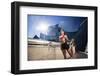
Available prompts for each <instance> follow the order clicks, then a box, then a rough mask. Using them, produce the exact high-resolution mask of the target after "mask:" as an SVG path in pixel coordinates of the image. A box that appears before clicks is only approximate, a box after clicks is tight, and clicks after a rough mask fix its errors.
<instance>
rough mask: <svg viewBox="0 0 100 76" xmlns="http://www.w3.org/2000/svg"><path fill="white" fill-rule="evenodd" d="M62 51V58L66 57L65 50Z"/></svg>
mask: <svg viewBox="0 0 100 76" xmlns="http://www.w3.org/2000/svg"><path fill="white" fill-rule="evenodd" d="M62 53H63V56H64V59H66V58H67V57H66V50H62Z"/></svg>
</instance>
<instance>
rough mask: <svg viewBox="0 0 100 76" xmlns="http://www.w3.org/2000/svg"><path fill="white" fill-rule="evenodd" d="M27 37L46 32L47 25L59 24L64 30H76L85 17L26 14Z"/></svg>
mask: <svg viewBox="0 0 100 76" xmlns="http://www.w3.org/2000/svg"><path fill="white" fill-rule="evenodd" d="M27 18H28V37H29V38H33V37H34V36H35V35H37V36H38V37H39V36H40V33H41V32H42V33H46V32H47V31H48V30H49V28H48V27H49V26H54V25H56V24H59V26H60V27H62V28H63V29H64V30H65V31H66V32H76V31H78V29H79V27H80V26H81V25H80V24H81V23H82V22H84V21H85V20H86V19H87V17H75V16H72V17H71V16H50V15H28V17H27Z"/></svg>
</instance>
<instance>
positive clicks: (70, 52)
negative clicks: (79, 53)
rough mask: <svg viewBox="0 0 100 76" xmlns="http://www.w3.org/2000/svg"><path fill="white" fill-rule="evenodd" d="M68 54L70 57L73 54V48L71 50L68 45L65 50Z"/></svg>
mask: <svg viewBox="0 0 100 76" xmlns="http://www.w3.org/2000/svg"><path fill="white" fill-rule="evenodd" d="M67 52H68V54H69V55H70V57H72V56H73V50H72V47H70V48H69V49H68V50H67Z"/></svg>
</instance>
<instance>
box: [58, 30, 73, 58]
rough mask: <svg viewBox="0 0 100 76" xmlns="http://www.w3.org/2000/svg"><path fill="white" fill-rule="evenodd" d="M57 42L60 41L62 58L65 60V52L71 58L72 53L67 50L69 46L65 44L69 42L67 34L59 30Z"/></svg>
mask: <svg viewBox="0 0 100 76" xmlns="http://www.w3.org/2000/svg"><path fill="white" fill-rule="evenodd" d="M59 40H60V41H61V50H62V53H63V56H64V59H67V56H66V51H67V52H68V54H69V55H70V57H72V53H71V51H70V50H69V45H68V44H67V42H68V41H69V39H68V36H67V34H65V32H64V31H63V30H61V35H60V36H59Z"/></svg>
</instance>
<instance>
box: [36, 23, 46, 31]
mask: <svg viewBox="0 0 100 76" xmlns="http://www.w3.org/2000/svg"><path fill="white" fill-rule="evenodd" d="M37 30H38V31H40V32H42V33H47V31H48V24H47V23H45V22H41V23H39V25H38V27H37Z"/></svg>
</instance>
